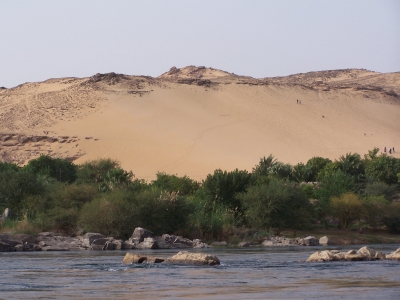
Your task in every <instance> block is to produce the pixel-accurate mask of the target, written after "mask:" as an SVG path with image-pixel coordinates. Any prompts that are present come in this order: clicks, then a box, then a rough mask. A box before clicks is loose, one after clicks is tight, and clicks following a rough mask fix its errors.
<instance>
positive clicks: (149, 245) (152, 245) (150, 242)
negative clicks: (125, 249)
mask: <svg viewBox="0 0 400 300" xmlns="http://www.w3.org/2000/svg"><path fill="white" fill-rule="evenodd" d="M135 247H136V248H138V249H159V248H160V247H159V246H158V243H157V241H156V240H155V239H154V238H152V237H148V238H145V239H144V241H143V242H141V243H139V244H135Z"/></svg>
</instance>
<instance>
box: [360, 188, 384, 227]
mask: <svg viewBox="0 0 400 300" xmlns="http://www.w3.org/2000/svg"><path fill="white" fill-rule="evenodd" d="M389 204H390V202H389V201H388V200H386V199H385V198H384V197H383V196H368V197H366V198H364V199H362V205H363V212H362V217H363V219H364V220H365V221H366V222H367V224H368V225H369V226H371V227H373V228H375V227H378V226H380V225H382V224H383V219H384V218H385V216H386V215H387V212H388V207H389Z"/></svg>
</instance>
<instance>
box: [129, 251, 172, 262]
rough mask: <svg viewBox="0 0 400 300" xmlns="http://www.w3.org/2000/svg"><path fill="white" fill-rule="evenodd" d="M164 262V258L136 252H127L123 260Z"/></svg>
mask: <svg viewBox="0 0 400 300" xmlns="http://www.w3.org/2000/svg"><path fill="white" fill-rule="evenodd" d="M162 262H164V259H163V258H157V257H152V256H146V255H140V254H134V253H129V252H128V253H126V254H125V257H124V259H123V261H122V263H124V264H142V263H155V264H156V263H162Z"/></svg>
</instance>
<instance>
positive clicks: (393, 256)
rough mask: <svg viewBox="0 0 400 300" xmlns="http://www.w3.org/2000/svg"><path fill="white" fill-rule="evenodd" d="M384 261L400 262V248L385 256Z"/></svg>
mask: <svg viewBox="0 0 400 300" xmlns="http://www.w3.org/2000/svg"><path fill="white" fill-rule="evenodd" d="M386 259H392V260H400V248H399V249H397V250H396V251H394V252H392V253H390V254H388V255H386Z"/></svg>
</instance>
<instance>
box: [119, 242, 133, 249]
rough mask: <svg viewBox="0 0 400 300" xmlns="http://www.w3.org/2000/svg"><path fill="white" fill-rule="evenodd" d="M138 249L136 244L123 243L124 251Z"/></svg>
mask: <svg viewBox="0 0 400 300" xmlns="http://www.w3.org/2000/svg"><path fill="white" fill-rule="evenodd" d="M135 248H136V247H135V244H134V243H131V242H129V241H124V242H123V243H122V249H124V250H126V249H135Z"/></svg>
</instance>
